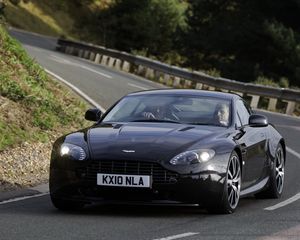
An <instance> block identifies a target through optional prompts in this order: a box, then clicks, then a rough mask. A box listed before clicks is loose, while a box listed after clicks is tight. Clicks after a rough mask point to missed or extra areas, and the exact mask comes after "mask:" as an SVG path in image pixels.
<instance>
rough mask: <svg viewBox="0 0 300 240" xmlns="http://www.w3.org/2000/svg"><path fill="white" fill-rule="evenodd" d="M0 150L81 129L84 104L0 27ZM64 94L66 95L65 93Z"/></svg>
mask: <svg viewBox="0 0 300 240" xmlns="http://www.w3.org/2000/svg"><path fill="white" fill-rule="evenodd" d="M0 45H1V49H0V102H1V103H3V101H4V103H5V104H3V106H7V107H1V115H0V136H1V137H0V150H2V149H4V148H6V147H7V146H10V145H14V144H18V143H20V142H23V141H46V140H47V139H49V137H48V134H49V133H50V132H57V133H56V134H62V133H63V132H65V131H70V128H71V127H72V126H76V128H79V127H84V126H85V125H84V123H83V117H82V116H83V112H84V110H85V109H86V105H85V104H84V103H82V102H81V101H79V100H78V99H75V98H73V97H72V96H69V95H70V94H68V90H66V89H64V88H62V87H61V86H60V85H59V84H58V83H57V82H54V81H53V80H52V79H49V78H48V76H47V74H46V73H45V72H44V70H43V69H42V68H41V67H40V66H39V65H38V64H37V63H36V62H35V61H34V60H33V59H31V58H30V57H29V56H28V55H27V53H26V52H25V50H24V49H23V48H22V47H21V45H20V44H19V43H18V42H17V41H16V40H13V39H12V38H10V37H9V35H8V34H7V33H6V31H5V30H4V28H3V27H2V26H1V25H0ZM66 92H67V94H66ZM45 131H47V132H45Z"/></svg>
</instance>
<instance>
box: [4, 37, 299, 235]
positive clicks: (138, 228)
mask: <svg viewBox="0 0 300 240" xmlns="http://www.w3.org/2000/svg"><path fill="white" fill-rule="evenodd" d="M13 35H14V36H16V37H17V38H18V39H19V40H20V41H21V42H23V44H24V46H25V48H26V49H27V51H28V52H29V54H30V55H31V56H32V57H34V58H35V59H36V60H37V61H38V62H39V63H40V64H41V65H42V66H44V67H45V68H46V69H48V70H50V71H51V72H53V73H55V74H57V75H59V76H60V77H62V78H64V79H65V80H66V81H68V82H70V83H72V84H73V85H75V86H76V87H77V88H79V89H81V90H82V91H83V92H84V93H86V94H88V96H89V97H90V98H92V99H93V100H95V101H96V102H97V103H99V104H100V105H101V106H103V107H104V108H108V107H109V106H110V105H111V104H112V103H113V102H115V101H116V100H117V99H119V98H120V97H121V96H123V95H125V94H126V93H128V92H132V91H138V90H142V89H152V88H160V87H162V86H161V85H158V84H156V83H153V82H150V81H147V80H144V79H141V78H138V77H135V76H133V75H130V74H126V73H122V72H117V71H114V70H111V69H109V68H106V67H103V66H99V65H95V64H93V63H90V62H88V61H85V60H81V59H79V58H76V57H72V56H68V55H64V54H61V53H58V52H55V51H53V48H54V46H55V41H54V40H53V39H48V38H43V37H39V36H35V35H28V34H25V33H17V32H13ZM264 114H265V115H267V116H268V118H269V120H270V122H272V123H274V124H275V126H276V127H277V128H278V130H279V131H280V132H281V133H282V135H283V136H284V137H285V139H286V142H287V146H288V154H287V165H286V175H285V189H284V193H283V196H282V198H281V199H279V200H257V199H254V198H252V197H249V198H246V199H242V200H241V201H240V204H239V207H238V209H237V211H236V212H235V213H234V214H231V215H211V214H208V213H207V212H206V211H205V210H204V209H201V208H198V207H195V206H178V205H177V206H176V205H174V206H127V205H123V206H115V205H97V206H90V207H88V208H86V209H84V210H82V211H80V212H76V213H62V212H59V211H58V210H56V209H55V208H54V207H53V206H52V205H51V202H50V199H49V195H45V196H40V197H36V198H29V199H26V200H20V201H16V202H11V203H5V204H0V239H124V240H125V239H141V240H144V239H145V240H146V239H149V240H151V239H166V240H167V239H169V240H170V239H188V240H190V239H260V240H266V239H300V200H298V198H299V197H300V196H299V195H300V194H299V195H297V194H298V193H299V192H300V174H299V170H300V154H299V153H300V141H299V139H300V119H299V118H298V119H297V118H292V117H288V116H284V115H279V114H272V113H268V112H264ZM291 197H294V199H291V201H290V203H289V204H287V205H285V206H279V207H278V208H276V206H275V207H274V208H275V209H273V210H266V209H265V208H268V207H271V206H274V205H276V204H279V203H281V202H283V201H285V200H287V199H290V198H291ZM292 200H295V201H292Z"/></svg>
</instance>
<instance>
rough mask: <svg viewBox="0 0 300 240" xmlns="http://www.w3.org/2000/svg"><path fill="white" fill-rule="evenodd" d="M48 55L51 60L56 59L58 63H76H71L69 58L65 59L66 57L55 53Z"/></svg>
mask: <svg viewBox="0 0 300 240" xmlns="http://www.w3.org/2000/svg"><path fill="white" fill-rule="evenodd" d="M49 57H50V58H51V59H52V60H54V61H56V62H59V63H64V64H69V65H77V64H76V63H72V62H70V61H69V60H66V59H63V58H60V57H57V56H55V55H53V54H50V55H49Z"/></svg>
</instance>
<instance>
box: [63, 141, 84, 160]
mask: <svg viewBox="0 0 300 240" xmlns="http://www.w3.org/2000/svg"><path fill="white" fill-rule="evenodd" d="M60 155H61V156H70V157H72V158H73V159H74V160H80V161H81V160H84V159H86V153H85V151H84V149H83V148H82V147H79V146H76V145H74V144H70V143H63V144H62V145H61V147H60Z"/></svg>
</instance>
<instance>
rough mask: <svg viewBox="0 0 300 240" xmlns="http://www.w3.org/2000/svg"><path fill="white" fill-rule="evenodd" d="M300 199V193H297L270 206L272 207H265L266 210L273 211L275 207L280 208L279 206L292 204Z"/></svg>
mask: <svg viewBox="0 0 300 240" xmlns="http://www.w3.org/2000/svg"><path fill="white" fill-rule="evenodd" d="M299 199H300V193H297V194H296V195H295V196H293V197H291V198H288V199H287V200H285V201H283V202H281V203H278V204H276V205H274V206H270V207H267V208H265V209H264V210H267V211H272V210H275V209H278V208H281V207H284V206H286V205H288V204H291V203H293V202H295V201H297V200H299Z"/></svg>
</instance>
